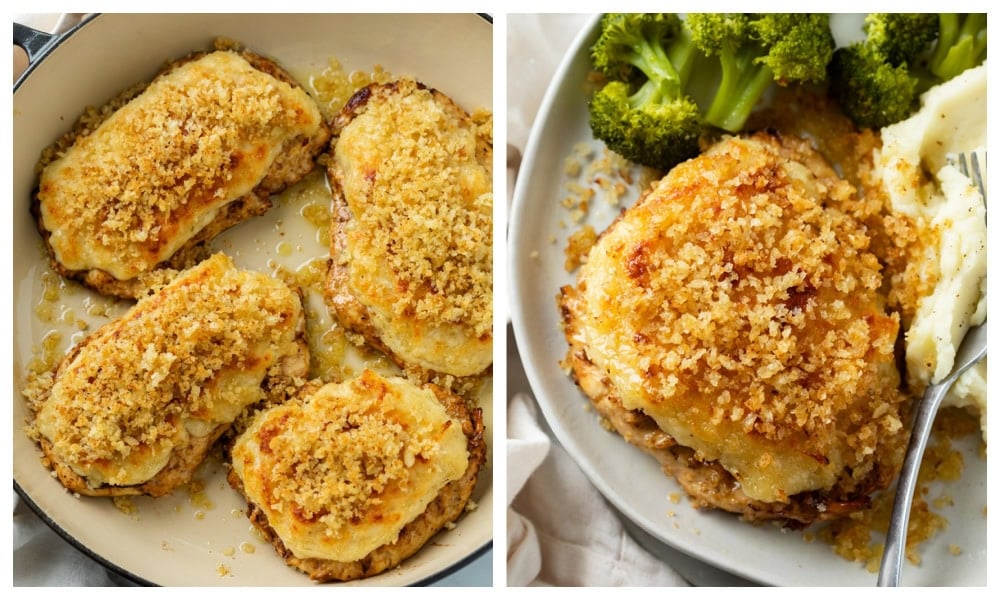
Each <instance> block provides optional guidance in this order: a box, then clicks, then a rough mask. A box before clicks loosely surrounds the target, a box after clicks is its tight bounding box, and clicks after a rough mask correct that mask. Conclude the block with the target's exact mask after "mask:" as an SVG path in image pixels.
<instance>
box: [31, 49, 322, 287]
mask: <svg viewBox="0 0 1000 600" xmlns="http://www.w3.org/2000/svg"><path fill="white" fill-rule="evenodd" d="M321 123H322V117H321V116H320V113H319V109H318V108H317V107H316V104H315V102H313V101H312V100H311V99H310V98H309V96H308V95H307V94H306V93H305V92H304V91H303V90H301V89H299V88H295V87H292V86H290V85H289V84H287V83H285V82H282V81H278V80H277V79H275V78H274V77H272V76H270V75H268V74H266V73H263V72H261V71H259V70H257V69H255V68H253V67H252V66H251V65H250V64H249V63H248V62H247V61H246V60H245V59H243V58H242V57H240V56H239V55H238V54H235V53H233V52H229V51H219V52H214V53H211V54H208V55H205V56H204V57H202V58H200V59H197V60H194V61H191V62H188V63H185V64H183V65H181V66H180V67H178V68H176V69H174V70H172V71H170V72H169V73H167V74H165V75H163V76H161V77H159V78H157V79H156V80H154V81H153V82H152V83H151V84H150V85H149V87H148V88H147V89H146V90H145V91H144V92H143V93H142V94H140V95H139V96H137V97H136V98H135V99H133V100H132V101H131V102H129V103H128V104H127V105H125V106H124V107H122V108H121V109H119V110H118V111H116V112H115V113H114V114H113V115H111V116H110V117H109V118H108V119H107V120H106V121H104V123H102V124H101V125H100V126H99V127H98V128H97V129H96V130H95V131H94V132H93V133H91V134H90V135H87V136H85V137H82V138H80V139H78V140H77V141H76V142H75V143H74V144H73V145H72V146H71V147H70V148H69V149H68V150H67V151H66V153H65V155H63V156H62V157H61V158H59V159H57V160H55V161H53V162H52V163H50V164H49V165H48V166H46V168H45V169H44V170H43V172H42V175H41V181H40V184H39V191H38V199H39V202H40V210H41V218H42V224H43V226H44V228H45V229H46V230H47V231H49V232H51V237H50V239H49V243H50V245H51V247H52V251H53V252H54V254H55V258H56V260H58V261H59V262H60V263H61V264H62V265H63V266H65V267H66V268H68V269H71V270H86V269H101V270H103V271H106V272H108V273H110V274H111V275H113V276H114V277H115V278H117V279H119V280H127V279H132V278H134V277H136V276H138V275H139V274H141V273H144V272H147V271H150V270H152V269H153V267H155V266H156V265H157V264H159V263H161V262H163V261H164V260H166V259H167V258H169V257H170V256H171V255H172V254H173V253H175V252H176V251H177V249H179V248H180V247H181V246H183V245H184V243H185V242H187V241H188V240H190V239H191V238H192V237H194V236H195V235H196V234H197V233H198V232H199V231H200V230H201V229H203V228H204V227H205V226H206V225H207V224H208V223H210V222H211V221H212V220H213V219H214V218H215V216H216V214H217V213H218V212H219V211H220V209H222V208H223V207H224V206H225V205H226V204H228V203H229V202H231V201H233V200H235V199H237V198H240V197H241V196H244V195H246V194H247V193H249V192H250V191H251V190H253V189H254V187H256V186H257V184H258V183H259V182H260V181H261V179H262V178H263V177H264V175H265V174H266V173H267V171H268V169H269V168H270V166H271V164H272V162H274V160H275V158H276V157H277V156H278V155H279V153H281V152H282V149H283V148H284V145H285V143H286V142H288V141H290V140H292V139H294V138H296V137H298V136H302V135H305V136H311V135H313V134H315V133H316V132H317V131H318V130H319V129H320V127H321Z"/></svg>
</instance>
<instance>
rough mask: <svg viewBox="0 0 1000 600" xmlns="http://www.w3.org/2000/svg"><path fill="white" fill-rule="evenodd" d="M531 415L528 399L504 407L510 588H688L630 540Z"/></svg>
mask: <svg viewBox="0 0 1000 600" xmlns="http://www.w3.org/2000/svg"><path fill="white" fill-rule="evenodd" d="M536 410H537V409H536V408H535V406H534V402H533V401H532V400H531V398H530V397H528V396H527V395H526V394H515V395H514V397H513V398H511V400H510V402H509V403H508V406H507V496H508V506H509V508H508V510H507V585H509V586H527V585H531V586H547V585H552V586H661V587H665V586H683V585H687V584H686V583H685V581H684V580H683V579H682V578H681V577H680V575H678V574H677V573H676V572H675V571H674V570H673V569H672V568H670V567H669V566H668V565H666V564H664V563H663V562H662V561H660V560H659V559H657V558H655V557H654V556H652V555H651V554H649V553H648V552H646V551H645V550H644V549H643V548H642V547H641V546H639V545H638V544H637V543H636V542H635V541H634V540H633V539H632V538H631V537H630V536H629V535H628V533H627V532H626V531H625V529H624V527H623V526H622V524H621V521H619V520H618V518H617V516H616V515H615V514H614V513H613V512H612V510H611V508H610V507H609V506H608V505H607V503H606V501H605V500H604V497H603V496H601V494H600V493H599V492H598V491H597V489H596V488H595V487H594V486H593V485H592V484H591V483H590V481H589V480H588V479H587V477H586V475H584V473H583V471H581V470H580V468H579V467H577V466H576V463H574V462H573V459H572V458H570V456H569V455H568V454H567V453H566V451H565V450H564V449H563V448H562V447H561V446H559V445H558V444H553V443H551V442H550V440H549V437H548V435H546V433H545V432H544V431H543V430H542V429H541V428H540V427H539V425H538V422H537V418H538V416H537V412H536Z"/></svg>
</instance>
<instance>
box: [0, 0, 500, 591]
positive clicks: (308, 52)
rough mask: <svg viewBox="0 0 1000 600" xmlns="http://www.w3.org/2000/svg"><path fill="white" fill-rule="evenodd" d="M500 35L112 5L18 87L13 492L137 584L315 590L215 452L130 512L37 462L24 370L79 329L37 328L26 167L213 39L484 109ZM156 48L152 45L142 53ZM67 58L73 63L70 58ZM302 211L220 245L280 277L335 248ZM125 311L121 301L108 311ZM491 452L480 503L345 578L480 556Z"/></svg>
mask: <svg viewBox="0 0 1000 600" xmlns="http://www.w3.org/2000/svg"><path fill="white" fill-rule="evenodd" d="M492 33H493V31H492V25H491V23H490V22H489V21H488V20H486V19H484V18H482V17H479V16H476V15H471V14H466V15H461V14H449V15H429V14H424V15H389V14H373V15H362V14H354V15H273V14H270V15H269V14H264V15H195V16H193V15H130V16H125V15H104V16H99V17H97V18H96V19H95V20H94V21H92V22H89V23H87V24H85V25H84V26H83V27H81V28H79V29H78V30H76V31H74V32H73V33H72V34H71V35H69V36H68V37H66V38H65V39H62V40H61V41H60V43H59V44H58V46H57V47H56V48H55V49H54V50H53V51H51V52H50V53H49V54H48V55H47V56H46V57H45V58H44V59H43V60H42V61H41V62H40V63H36V65H35V66H34V67H33V70H32V71H31V72H30V74H29V76H28V77H27V78H26V79H25V80H24V81H23V82H22V83H21V84H20V86H19V87H17V88H16V90H15V97H14V140H15V147H16V150H15V156H14V194H13V202H12V205H13V209H12V210H13V214H12V218H13V230H14V240H13V253H14V256H15V257H16V260H15V261H14V265H13V280H14V281H13V298H14V300H13V302H14V324H13V334H14V335H13V388H14V389H13V392H14V393H13V463H14V464H13V475H14V482H15V488H16V489H18V491H19V492H20V493H21V495H22V497H23V498H24V499H25V500H26V501H27V502H28V503H29V504H30V505H31V506H32V507H33V508H34V509H35V510H36V512H38V513H39V515H40V516H41V517H42V518H43V519H44V520H45V521H46V522H47V523H48V524H49V525H51V526H52V527H53V528H54V529H55V530H56V531H58V532H59V533H60V534H61V535H63V536H64V537H65V538H66V539H67V540H69V541H70V542H72V543H73V544H74V545H76V546H77V547H78V548H80V549H81V550H83V551H84V552H85V553H87V554H89V555H90V556H92V557H94V558H95V559H96V560H98V561H99V562H101V563H102V564H104V565H105V566H107V567H109V568H110V569H112V570H114V571H115V572H117V573H119V574H121V575H123V576H125V577H128V578H129V579H132V580H134V581H137V582H139V583H150V584H157V585H198V586H218V585H232V586H252V585H268V586H298V585H311V582H310V581H309V579H308V577H307V576H305V575H304V574H302V573H300V572H298V571H296V570H294V569H292V568H290V567H288V566H286V565H285V563H284V562H283V561H282V560H281V559H280V558H279V557H278V556H277V554H276V553H275V551H274V549H273V548H272V547H271V546H270V544H268V543H266V542H264V541H263V540H262V539H261V538H260V537H259V536H258V535H257V534H256V532H255V531H254V530H253V529H252V527H251V526H250V523H249V521H248V520H247V519H246V517H245V515H244V514H243V512H242V509H244V508H245V502H244V500H243V499H242V497H241V496H239V495H238V494H237V493H236V492H234V491H233V490H232V489H230V487H229V486H228V484H226V482H225V471H224V469H223V468H222V466H221V465H220V464H219V462H218V461H217V460H213V459H209V460H208V461H207V462H206V463H205V465H203V468H202V470H201V471H200V473H199V476H198V479H199V480H200V481H202V482H204V483H205V489H204V491H203V492H200V493H190V492H188V491H177V492H175V493H174V494H173V495H171V496H167V497H164V498H157V499H152V498H138V499H133V500H130V501H129V504H131V506H132V507H133V508H134V511H131V514H126V512H123V511H121V510H119V509H118V508H117V507H116V506H115V505H114V504H112V502H111V500H108V499H98V498H77V497H74V496H73V495H71V494H69V493H67V492H66V491H65V490H64V489H63V488H62V487H61V486H60V484H59V483H58V482H57V480H56V479H55V478H53V477H52V476H51V475H50V473H49V472H48V471H47V470H45V469H44V468H42V465H41V463H40V461H39V456H40V454H39V452H38V450H37V448H36V447H35V445H34V444H33V443H32V442H31V441H30V440H29V439H28V438H27V437H26V436H25V435H24V433H23V425H24V417H25V408H24V402H23V400H22V397H21V387H22V385H23V382H24V373H25V369H26V366H27V364H28V363H29V361H30V360H31V358H32V356H33V355H34V354H35V353H36V352H37V349H38V347H39V346H40V344H41V341H42V338H43V336H45V335H46V334H47V333H48V332H49V331H51V330H53V329H61V330H62V331H63V333H64V338H63V342H62V343H61V344H60V348H61V349H65V348H66V347H68V345H69V343H70V342H71V341H73V340H75V339H78V337H79V330H75V331H74V328H73V327H66V326H62V327H60V326H56V325H53V324H52V323H47V322H43V321H42V320H40V319H39V318H38V315H37V314H36V311H35V307H36V305H38V304H39V300H40V298H41V294H42V287H41V283H40V277H41V274H42V273H43V272H44V271H45V270H46V269H47V258H46V256H45V252H44V249H43V247H42V245H41V241H40V237H39V235H38V232H37V229H36V227H35V224H34V222H33V220H32V218H31V216H30V214H29V210H28V207H29V198H30V193H31V189H32V187H33V182H34V170H33V168H34V164H35V161H36V160H37V159H38V156H39V153H40V152H41V150H42V149H43V147H45V146H46V145H47V144H49V143H51V142H52V141H53V140H54V139H55V137H56V136H57V135H59V134H60V133H61V132H62V131H64V129H65V128H67V127H68V126H69V125H70V124H71V123H72V121H73V119H75V118H76V116H77V115H78V114H79V113H80V112H82V110H83V108H84V107H85V106H87V105H88V104H93V105H100V104H102V103H103V102H105V101H106V100H107V99H108V98H109V97H110V96H111V95H113V94H114V93H117V92H118V91H119V90H120V89H123V88H125V87H127V86H129V85H131V84H132V83H135V82H136V81H139V80H141V79H145V78H148V77H149V76H150V75H151V74H153V73H155V71H156V70H157V69H158V68H159V66H160V65H161V64H162V63H163V62H164V60H165V59H167V58H170V57H175V56H180V55H182V54H184V53H186V52H189V51H191V50H193V49H200V48H204V47H207V44H209V43H210V42H211V40H212V39H214V38H215V37H216V36H219V35H224V36H227V37H230V38H233V39H236V40H239V41H241V42H242V43H244V44H245V45H247V46H248V47H250V48H252V49H254V50H257V51H259V52H261V53H264V54H269V55H271V56H273V57H275V58H277V59H278V60H279V61H280V62H281V63H282V64H283V65H285V66H286V67H287V68H288V69H289V70H290V71H291V72H293V73H295V74H299V73H307V72H316V71H319V70H321V69H322V68H323V67H325V66H326V65H327V61H328V59H329V58H331V57H336V58H337V59H339V60H340V62H341V63H342V64H343V66H344V68H345V69H348V70H352V69H362V70H371V68H372V67H373V66H374V65H376V64H379V65H382V67H384V68H385V69H386V70H387V71H388V72H390V73H392V74H394V75H404V74H409V75H413V76H415V77H417V78H418V79H420V80H421V81H423V82H425V83H426V84H428V85H430V86H432V87H437V88H439V89H441V90H442V91H444V92H445V93H448V94H449V95H451V96H452V97H453V98H455V99H456V101H457V102H458V103H459V104H461V105H462V106H465V107H467V108H469V109H472V108H474V107H476V106H485V107H490V106H492V97H493V94H492V90H493V87H492ZM154 46H155V47H156V48H157V49H156V50H155V51H153V50H150V51H149V52H145V51H142V50H143V49H144V48H145V49H150V48H152V47H154ZM73 55H75V56H77V57H78V58H79V60H77V62H75V63H71V62H68V59H67V57H68V56H73ZM122 55H124V58H123V57H122ZM109 65H114V68H108V67H109ZM296 211H297V207H296V206H295V205H294V204H286V205H276V206H275V207H274V209H273V210H272V211H271V212H269V213H268V214H267V215H265V216H263V217H258V218H256V219H253V220H251V221H248V222H246V223H243V224H241V225H239V226H238V227H236V228H234V229H232V230H230V231H229V232H227V233H226V234H225V235H224V236H223V237H222V238H220V239H219V240H217V241H216V243H214V244H213V246H214V247H215V248H217V249H220V250H224V251H226V252H227V253H229V254H230V255H231V256H233V257H234V260H235V262H236V263H237V264H238V265H239V266H242V267H247V268H256V269H260V270H264V271H266V272H271V270H272V268H273V266H274V265H279V264H280V265H283V266H285V267H287V268H291V269H295V268H296V267H298V266H299V265H302V264H304V263H306V262H308V261H309V260H311V259H312V258H314V257H316V256H323V255H324V254H326V252H327V249H326V248H325V247H323V246H321V245H320V244H319V243H318V242H317V239H316V232H315V229H314V228H313V227H311V226H310V225H309V224H308V222H307V221H306V220H305V219H304V218H303V217H301V216H300V215H299V214H298V213H297V212H296ZM75 289H76V291H65V292H63V293H61V294H60V300H59V301H58V303H57V304H58V305H65V307H66V308H71V309H73V311H74V314H75V315H76V317H77V318H82V319H84V320H86V321H88V323H89V325H90V328H89V331H93V329H94V328H95V327H97V326H99V325H100V324H101V323H103V322H105V321H106V320H107V318H106V317H91V316H88V315H87V310H86V305H87V304H88V303H89V302H91V301H92V300H93V299H94V297H93V296H92V295H91V294H90V293H88V292H86V291H83V290H82V289H80V288H78V286H76V288H75ZM313 300H315V298H314V299H313ZM123 308H124V307H123V306H120V307H115V308H113V309H112V314H114V313H120V312H121V310H122V309H123ZM57 314H58V311H57ZM74 333H75V334H76V337H72V336H73V335H74ZM491 397H492V394H491V393H489V394H487V395H486V398H484V400H483V406H484V412H485V413H486V418H485V421H486V427H487V429H486V431H487V441H488V443H489V445H490V448H492V410H491V401H490V400H491ZM491 453H492V450H491ZM491 458H492V454H491V455H490V460H489V462H488V463H487V465H486V467H485V469H484V471H483V473H482V475H481V476H480V483H479V485H478V486H477V489H476V491H475V492H474V496H473V499H474V500H475V502H476V504H477V505H478V507H477V508H476V509H475V510H473V511H470V512H467V513H466V514H465V515H464V517H463V518H462V519H461V520H460V521H459V522H458V526H457V527H456V528H455V529H453V530H450V531H444V532H442V533H441V534H439V535H438V536H436V537H435V538H433V539H432V540H431V541H430V542H429V543H428V544H427V546H425V547H424V548H423V549H422V550H421V551H420V552H419V553H418V554H416V555H415V556H413V557H411V558H410V559H409V560H407V561H405V562H404V563H403V564H402V565H401V566H400V567H399V568H397V569H392V570H390V571H388V572H386V573H384V574H382V575H379V576H377V577H373V578H370V579H366V580H362V581H358V582H354V583H352V584H350V585H379V586H396V585H412V584H423V583H429V582H432V581H434V580H436V579H438V578H440V577H443V576H444V575H446V574H448V573H451V572H453V571H455V570H457V569H458V568H460V567H461V566H463V565H465V564H467V563H468V562H470V561H471V560H473V559H474V558H476V557H477V556H479V555H481V554H482V553H483V552H485V551H486V550H487V549H488V548H489V547H490V546H491V544H492V530H493V528H492V522H493V519H492V510H493V508H492V506H493V486H492V460H491ZM484 583H486V584H487V585H488V584H489V583H491V582H484Z"/></svg>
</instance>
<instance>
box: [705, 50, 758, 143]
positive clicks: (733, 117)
mask: <svg viewBox="0 0 1000 600" xmlns="http://www.w3.org/2000/svg"><path fill="white" fill-rule="evenodd" d="M719 60H720V63H721V65H722V81H721V82H720V84H719V89H718V91H717V92H716V94H715V97H714V98H713V99H712V103H711V105H709V107H708V110H707V111H706V112H705V121H706V122H708V123H710V124H712V125H715V126H716V127H719V128H721V129H724V130H726V131H729V132H736V131H739V130H740V129H741V128H742V127H743V125H744V124H745V123H746V121H747V119H748V118H749V117H750V113H751V111H753V109H754V107H755V106H756V105H757V101H758V100H760V97H761V96H763V95H764V92H765V91H767V88H768V86H770V85H771V82H773V81H774V75H773V74H772V73H771V69H770V68H769V67H767V66H766V65H762V64H757V65H754V64H752V61H753V57H752V56H750V55H748V54H746V53H737V52H733V51H730V50H723V51H722V52H721V53H720V55H719Z"/></svg>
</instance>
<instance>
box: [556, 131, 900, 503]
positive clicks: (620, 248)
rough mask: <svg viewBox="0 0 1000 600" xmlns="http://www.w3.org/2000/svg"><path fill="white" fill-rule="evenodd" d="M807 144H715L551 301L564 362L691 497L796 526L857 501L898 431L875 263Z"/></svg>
mask: <svg viewBox="0 0 1000 600" xmlns="http://www.w3.org/2000/svg"><path fill="white" fill-rule="evenodd" d="M854 194H855V189H854V188H853V187H852V186H851V185H850V184H849V183H847V182H846V181H843V180H841V179H840V178H839V177H838V176H837V175H836V173H835V172H834V171H833V169H832V168H831V167H830V166H829V164H827V163H826V161H825V160H824V159H823V158H822V157H821V156H820V155H819V154H818V153H816V152H815V151H814V150H812V148H811V147H810V146H809V144H808V143H807V142H805V141H804V140H801V139H798V138H792V137H778V136H776V135H771V134H767V133H759V134H755V135H753V136H748V137H745V138H739V137H730V138H727V139H724V140H723V141H721V142H719V143H717V144H716V145H714V146H713V147H711V148H710V149H709V150H708V151H707V152H705V153H704V154H703V155H701V156H699V157H697V158H695V159H693V160H691V161H688V162H686V163H682V164H681V165H679V166H678V167H676V168H675V169H674V170H672V171H671V172H670V173H669V174H668V175H667V176H666V177H664V178H663V179H662V180H661V181H660V182H658V183H656V184H654V186H653V187H652V189H651V190H650V191H648V193H647V194H646V195H644V196H643V197H642V198H640V200H639V201H638V202H637V203H636V205H635V206H633V207H632V208H630V209H628V210H627V211H625V212H624V213H623V214H622V215H621V216H620V218H619V219H617V220H616V221H615V222H614V223H613V224H612V225H611V227H609V228H608V229H607V230H606V231H604V232H603V233H602V234H601V237H600V238H599V240H598V241H597V243H596V245H595V246H594V247H593V248H592V249H591V251H590V253H589V255H588V258H587V262H586V263H585V264H584V265H583V266H582V267H581V269H580V273H579V278H578V280H577V283H576V285H575V286H566V287H565V288H563V290H562V293H561V296H560V307H561V310H562V314H563V321H564V328H565V333H566V337H567V340H568V342H569V345H570V349H569V353H568V355H567V360H566V363H567V366H568V367H569V368H571V369H572V373H573V376H574V377H575V379H576V380H577V382H578V383H579V384H580V386H581V388H582V389H583V391H584V392H585V393H586V394H587V395H588V396H589V397H590V398H592V399H593V401H594V404H595V406H596V407H597V408H598V410H599V412H601V414H602V415H603V416H604V417H605V418H606V419H607V421H608V422H609V423H610V425H611V426H613V427H614V428H615V429H617V430H618V431H620V432H621V433H622V435H623V436H624V437H625V438H626V439H628V440H629V441H630V442H632V443H635V444H637V445H639V446H642V447H643V448H644V449H646V450H647V451H650V452H651V453H652V454H654V455H656V456H657V458H659V459H660V461H661V462H662V463H663V464H664V468H665V470H667V471H668V472H670V473H672V474H673V475H675V476H676V477H677V479H678V480H679V481H680V483H681V484H682V485H683V486H684V487H685V489H686V490H687V491H688V492H689V494H690V495H691V496H692V497H693V498H694V500H695V502H696V503H698V504H700V505H703V506H715V507H719V508H724V509H726V510H730V511H733V512H738V513H742V514H744V515H745V516H746V517H748V518H749V519H752V520H760V519H783V520H788V521H798V522H811V521H814V520H819V519H826V518H832V517H833V516H838V515H842V514H844V513H845V512H851V511H852V510H857V509H858V508H860V507H862V506H864V505H865V504H866V502H867V501H868V496H869V495H870V494H871V493H872V492H873V491H876V490H878V489H881V488H884V487H885V486H886V485H888V483H889V482H890V481H891V478H892V476H893V475H894V473H895V472H896V470H897V468H898V464H899V462H900V459H901V454H902V446H903V443H904V438H905V431H904V427H903V419H904V415H903V414H902V413H903V412H904V407H905V403H904V399H905V398H904V396H903V394H902V393H901V392H900V391H899V383H900V379H899V373H898V371H897V368H896V364H895V359H894V353H893V348H894V343H895V341H896V336H897V333H898V327H899V325H898V317H897V316H895V315H887V314H886V313H885V309H884V299H883V298H882V296H881V293H880V288H881V285H882V278H881V275H880V265H879V263H878V261H877V259H876V258H875V256H874V255H872V254H871V253H870V251H869V249H868V246H869V239H868V237H867V235H866V232H865V229H864V227H862V226H861V225H860V224H859V223H858V222H857V221H856V220H855V219H854V218H853V217H852V216H851V215H850V214H848V213H847V212H844V211H843V210H842V209H841V208H839V207H840V206H842V205H843V204H844V203H846V202H849V201H850V200H851V199H852V197H853V196H854Z"/></svg>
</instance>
